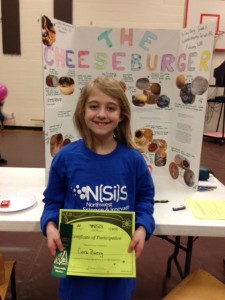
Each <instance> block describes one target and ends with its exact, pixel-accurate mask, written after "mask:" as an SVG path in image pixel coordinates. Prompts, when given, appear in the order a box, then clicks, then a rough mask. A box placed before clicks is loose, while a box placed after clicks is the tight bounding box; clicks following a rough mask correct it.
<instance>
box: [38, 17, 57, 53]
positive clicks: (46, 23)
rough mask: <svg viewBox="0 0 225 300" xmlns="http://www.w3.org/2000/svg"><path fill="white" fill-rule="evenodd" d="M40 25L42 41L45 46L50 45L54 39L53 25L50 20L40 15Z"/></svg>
mask: <svg viewBox="0 0 225 300" xmlns="http://www.w3.org/2000/svg"><path fill="white" fill-rule="evenodd" d="M41 26H42V30H41V33H42V43H43V44H44V45H45V46H48V47H50V46H52V45H53V43H54V42H55V41H56V32H55V28H54V25H53V24H52V22H51V20H50V19H49V18H48V17H46V16H42V18H41Z"/></svg>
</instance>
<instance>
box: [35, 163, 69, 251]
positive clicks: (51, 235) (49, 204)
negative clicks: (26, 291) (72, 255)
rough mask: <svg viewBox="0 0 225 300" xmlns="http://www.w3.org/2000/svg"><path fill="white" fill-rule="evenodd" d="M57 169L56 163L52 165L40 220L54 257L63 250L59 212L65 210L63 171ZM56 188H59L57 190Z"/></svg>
mask: <svg viewBox="0 0 225 300" xmlns="http://www.w3.org/2000/svg"><path fill="white" fill-rule="evenodd" d="M53 161H54V160H53ZM57 169H58V167H57V168H56V167H55V166H54V163H52V166H51V169H50V173H49V180H48V185H47V187H46V189H45V191H44V199H43V202H44V204H45V206H44V210H43V212H42V216H41V220H40V221H41V222H40V224H41V230H42V233H43V235H45V236H46V237H47V242H48V248H49V251H50V253H51V255H53V256H54V255H55V253H56V249H58V250H59V251H62V250H63V245H62V242H61V238H60V233H59V230H58V221H59V210H60V208H63V202H62V199H64V185H63V182H64V181H63V178H62V174H63V172H62V169H60V170H61V172H60V174H59V172H57V171H56V170H57ZM55 187H57V190H56V188H55ZM53 191H54V192H53ZM54 195H57V199H54V201H53V200H52V199H53V198H54Z"/></svg>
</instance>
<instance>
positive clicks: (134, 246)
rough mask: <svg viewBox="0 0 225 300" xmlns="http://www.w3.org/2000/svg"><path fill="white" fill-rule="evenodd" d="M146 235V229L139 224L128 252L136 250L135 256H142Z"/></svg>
mask: <svg viewBox="0 0 225 300" xmlns="http://www.w3.org/2000/svg"><path fill="white" fill-rule="evenodd" d="M145 237H146V230H145V228H144V227H143V226H139V227H138V228H137V229H136V230H135V232H134V235H133V237H132V240H131V242H130V245H129V248H128V252H132V251H133V250H135V256H136V258H139V257H140V256H141V253H142V251H143V249H144V245H145Z"/></svg>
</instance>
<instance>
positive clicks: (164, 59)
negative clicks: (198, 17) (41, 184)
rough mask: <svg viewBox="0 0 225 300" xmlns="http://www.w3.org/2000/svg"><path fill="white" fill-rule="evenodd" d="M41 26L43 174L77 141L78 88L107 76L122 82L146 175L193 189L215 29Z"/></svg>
mask: <svg viewBox="0 0 225 300" xmlns="http://www.w3.org/2000/svg"><path fill="white" fill-rule="evenodd" d="M43 18H45V19H43ZM42 20H43V21H44V22H42V42H43V47H42V49H43V75H44V78H43V82H44V102H45V135H46V137H45V144H46V173H47V174H48V171H49V167H50V163H51V160H52V157H53V156H54V155H55V153H57V151H58V150H59V149H60V148H61V147H63V146H64V145H66V144H67V143H69V142H71V141H74V140H76V139H78V138H79V136H78V135H77V133H76V131H75V129H74V126H73V122H72V116H73V112H74V110H75V106H76V100H77V98H78V95H79V92H80V90H81V89H82V87H83V86H84V85H85V84H86V83H88V82H89V81H90V80H91V79H92V78H95V77H97V76H112V77H114V78H116V79H118V80H122V81H123V82H124V85H125V88H126V91H125V93H126V95H127V97H128V99H129V101H130V104H131V109H132V133H133V137H134V141H135V143H136V144H138V145H139V146H142V147H143V150H144V153H143V155H144V158H145V159H146V162H147V164H148V166H149V169H150V170H151V172H152V175H153V177H154V174H155V175H158V176H161V175H164V176H165V175H167V176H168V177H172V178H173V179H174V180H178V181H180V182H182V183H183V184H185V185H187V186H189V187H193V188H197V183H198V173H199V164H200V155H201V144H202V136H203V125H204V116H205V108H206V103H207V89H208V80H209V75H210V69H211V60H212V52H213V43H214V32H215V25H214V24H211V23H209V24H204V26H203V25H200V26H196V27H193V28H186V29H182V30H156V29H154V30H151V29H135V28H98V27H75V26H73V25H70V24H65V23H64V22H61V21H58V20H55V19H53V18H51V19H50V18H48V17H46V16H43V17H42ZM43 25H45V26H44V27H43Z"/></svg>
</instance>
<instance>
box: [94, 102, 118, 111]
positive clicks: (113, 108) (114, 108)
mask: <svg viewBox="0 0 225 300" xmlns="http://www.w3.org/2000/svg"><path fill="white" fill-rule="evenodd" d="M88 107H89V108H90V109H91V110H97V109H99V105H98V104H90V105H89V106H88ZM106 110H107V111H108V112H114V111H116V110H117V107H116V106H114V105H112V106H107V107H106Z"/></svg>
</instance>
